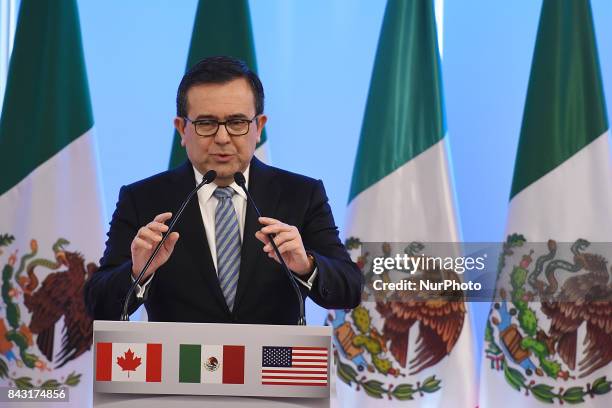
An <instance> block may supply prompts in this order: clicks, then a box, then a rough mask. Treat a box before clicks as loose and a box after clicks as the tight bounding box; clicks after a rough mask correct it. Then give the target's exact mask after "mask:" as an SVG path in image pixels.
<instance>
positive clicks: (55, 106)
mask: <svg viewBox="0 0 612 408" xmlns="http://www.w3.org/2000/svg"><path fill="white" fill-rule="evenodd" d="M78 16H79V14H78V10H77V6H76V1H74V0H58V1H53V2H47V1H43V2H41V1H36V0H22V1H21V8H20V11H19V17H18V24H17V30H16V35H15V43H14V47H13V53H12V57H11V61H10V67H9V73H8V80H7V89H6V94H5V99H4V106H3V110H2V116H1V118H0V164H1V165H2V177H0V269H2V281H1V283H0V285H1V294H2V298H1V299H0V385H2V386H10V387H15V386H16V387H19V388H32V387H33V388H57V387H69V389H70V403H71V404H73V406H75V407H83V406H88V405H89V404H90V403H91V398H92V368H91V362H92V355H91V354H90V350H91V342H92V321H91V319H90V318H89V317H88V316H87V314H86V312H85V305H84V300H83V286H84V284H85V281H86V280H87V279H88V278H89V277H90V276H91V274H92V273H93V272H94V271H95V270H96V269H97V267H96V265H95V264H94V263H93V262H96V261H97V260H98V259H99V258H100V254H101V253H102V250H103V248H104V228H103V210H102V208H101V202H102V199H101V193H100V185H99V180H98V162H97V160H98V158H97V155H96V148H95V139H94V133H93V124H94V123H93V117H92V111H91V104H90V100H89V90H88V85H87V75H86V70H85V62H84V59H83V49H82V45H81V32H80V26H79V17H78ZM3 404H4V405H3V406H7V405H6V404H8V406H13V403H10V402H9V403H7V402H3ZM50 404H51V405H53V404H52V403H50ZM14 406H21V403H19V402H16V403H15V405H14ZM63 406H65V404H64V405H63Z"/></svg>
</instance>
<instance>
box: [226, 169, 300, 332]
mask: <svg viewBox="0 0 612 408" xmlns="http://www.w3.org/2000/svg"><path fill="white" fill-rule="evenodd" d="M234 181H235V182H236V184H238V185H239V186H240V187H241V188H242V189H243V190H244V193H245V194H246V196H247V198H248V201H249V202H250V203H251V205H252V206H253V209H254V210H255V213H256V214H257V217H261V216H262V215H261V213H260V212H259V208H257V205H256V204H255V201H253V197H251V194H250V193H249V190H247V188H246V180H245V178H244V174H242V173H241V172H236V173H234ZM266 235H267V237H268V239H269V240H270V244H272V248H274V252H275V253H276V257H277V258H278V260H279V261H280V263H281V266H282V267H283V270H284V271H285V274H286V275H287V277H288V278H289V282H291V286H293V290H295V294H296V296H297V298H298V302H299V305H300V318H299V320H298V322H297V324H298V326H306V316H305V314H304V298H303V297H302V292H300V287H299V286H298V282H297V278H296V277H295V275H294V274H293V272H291V271H290V270H289V268H288V267H287V264H286V263H285V260H284V259H283V257H282V256H281V253H280V251H279V250H278V246H276V243H275V242H274V237H275V234H266Z"/></svg>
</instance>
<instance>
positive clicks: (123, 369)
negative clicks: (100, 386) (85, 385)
mask: <svg viewBox="0 0 612 408" xmlns="http://www.w3.org/2000/svg"><path fill="white" fill-rule="evenodd" d="M161 356H162V345H161V344H152V343H148V344H147V343H96V381H133V382H161V365H162V359H161Z"/></svg>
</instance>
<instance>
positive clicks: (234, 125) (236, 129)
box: [183, 115, 259, 137]
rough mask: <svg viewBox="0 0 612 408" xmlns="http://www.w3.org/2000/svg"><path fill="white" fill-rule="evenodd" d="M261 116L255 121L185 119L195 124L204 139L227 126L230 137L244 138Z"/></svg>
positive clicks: (196, 129) (197, 131)
mask: <svg viewBox="0 0 612 408" xmlns="http://www.w3.org/2000/svg"><path fill="white" fill-rule="evenodd" d="M258 116H259V115H255V116H254V117H253V119H250V120H249V119H229V120H226V121H224V122H220V121H218V120H215V119H201V120H191V119H189V118H188V117H186V116H185V117H183V119H185V121H187V122H191V123H193V127H194V128H195V131H196V133H197V134H198V135H200V136H203V137H210V136H214V135H216V134H217V131H219V125H223V126H225V130H226V131H227V134H228V135H230V136H243V135H246V134H247V133H249V128H250V126H251V122H253V121H254V120H255V119H257V117H258Z"/></svg>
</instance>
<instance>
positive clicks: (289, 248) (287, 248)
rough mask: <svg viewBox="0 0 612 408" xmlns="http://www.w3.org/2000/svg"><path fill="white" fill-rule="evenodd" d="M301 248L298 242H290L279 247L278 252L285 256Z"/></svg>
mask: <svg viewBox="0 0 612 408" xmlns="http://www.w3.org/2000/svg"><path fill="white" fill-rule="evenodd" d="M299 247H300V244H299V243H298V242H296V241H295V240H294V241H288V242H285V243H284V244H281V245H279V246H278V251H279V252H280V253H281V254H285V253H287V252H291V251H295V250H296V249H298V248H299Z"/></svg>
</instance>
